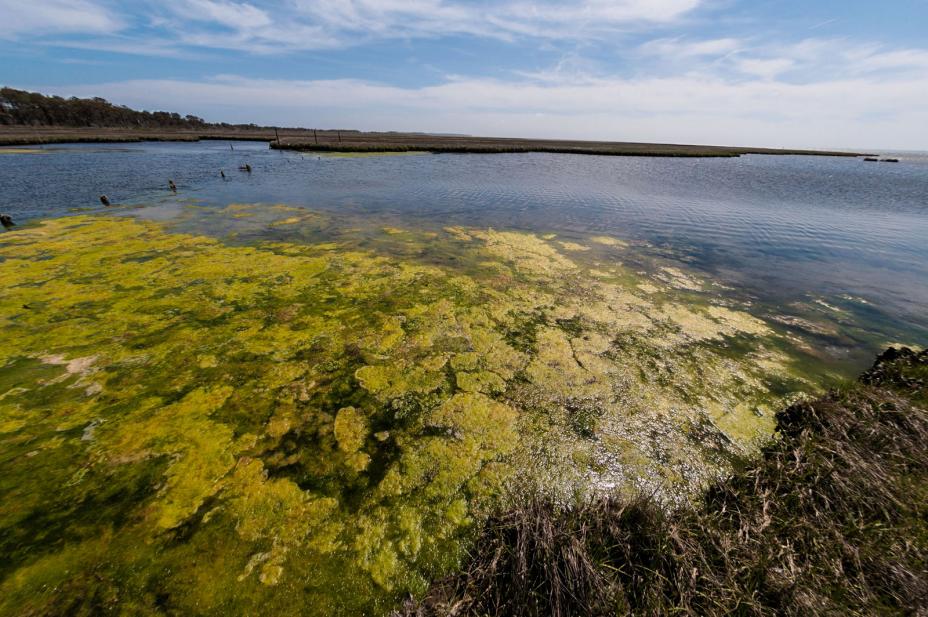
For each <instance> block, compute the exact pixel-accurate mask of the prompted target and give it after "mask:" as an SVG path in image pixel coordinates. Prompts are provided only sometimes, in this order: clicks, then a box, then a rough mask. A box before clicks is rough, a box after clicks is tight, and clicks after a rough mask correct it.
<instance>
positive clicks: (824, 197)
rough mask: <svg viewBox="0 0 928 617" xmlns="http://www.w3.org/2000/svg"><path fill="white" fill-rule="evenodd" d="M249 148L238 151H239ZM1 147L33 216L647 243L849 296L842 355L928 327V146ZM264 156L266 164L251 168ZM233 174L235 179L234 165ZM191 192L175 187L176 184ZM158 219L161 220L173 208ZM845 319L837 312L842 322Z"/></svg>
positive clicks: (773, 280) (685, 258) (742, 278)
mask: <svg viewBox="0 0 928 617" xmlns="http://www.w3.org/2000/svg"><path fill="white" fill-rule="evenodd" d="M232 148H234V150H232ZM44 150H46V151H48V152H49V154H45V155H36V154H30V155H27V154H23V155H4V156H0V195H3V197H4V204H5V205H4V207H3V209H4V210H5V211H9V213H10V214H12V215H13V216H14V218H15V219H16V220H19V221H28V220H30V219H36V218H41V217H47V216H57V215H61V214H65V213H68V212H69V211H71V210H73V209H75V208H92V209H99V201H98V197H99V195H100V194H107V195H108V196H109V197H110V199H111V200H112V201H113V202H115V203H124V204H125V203H129V204H152V203H162V204H163V203H170V202H175V201H183V200H190V199H193V200H198V202H199V203H202V204H205V205H215V206H225V205H228V204H230V203H252V202H264V203H286V204H291V205H301V206H307V207H311V208H316V209H322V210H327V211H332V212H350V213H353V214H369V215H372V216H378V217H382V218H384V219H385V220H386V219H390V218H392V219H394V220H396V221H402V222H405V223H407V224H411V225H413V226H416V227H420V228H436V227H441V226H442V225H446V224H449V223H452V224H461V225H467V226H475V227H488V226H492V227H497V228H506V229H516V230H525V231H536V232H543V233H548V232H557V233H560V234H562V235H566V236H570V235H572V234H579V235H582V234H588V233H597V232H602V233H608V234H612V235H615V236H617V237H621V238H624V239H626V240H633V241H637V242H638V244H639V246H638V248H639V249H640V251H639V252H642V253H644V252H646V253H650V254H655V255H666V256H668V257H670V258H672V259H676V260H680V261H682V262H685V263H687V264H689V266H691V267H694V268H697V269H699V270H701V271H702V272H704V273H706V274H708V275H711V276H712V277H713V278H714V279H716V280H718V281H720V282H721V283H723V284H728V285H731V286H733V287H734V288H736V290H737V291H738V293H740V294H743V295H744V296H745V297H749V298H755V299H756V300H758V301H759V302H762V303H764V304H766V305H769V306H772V307H774V308H773V309H772V310H777V309H780V310H782V311H783V312H785V313H791V314H792V313H797V312H798V313H803V314H802V315H801V316H802V317H804V318H805V317H809V316H810V315H811V316H812V317H816V315H815V313H816V310H812V311H810V310H809V306H817V305H815V302H816V301H817V300H823V301H825V302H826V303H827V304H828V305H831V306H835V307H837V308H841V309H842V310H844V311H846V312H847V313H849V315H848V314H844V315H842V316H841V319H840V320H841V321H842V324H841V326H842V327H841V329H842V331H843V332H845V333H846V334H847V335H848V336H849V337H850V339H848V340H845V341H840V342H836V343H835V344H834V345H833V346H832V347H833V349H832V350H831V355H832V356H833V359H834V360H835V361H836V362H838V363H842V362H847V365H846V367H845V368H844V370H846V371H848V372H853V371H855V370H857V369H858V368H860V367H861V366H862V364H863V363H865V362H866V360H867V358H868V357H869V356H870V355H871V354H872V352H873V351H874V350H875V349H876V348H877V347H878V346H879V345H881V344H884V343H887V342H890V341H897V340H898V341H904V342H913V343H918V342H922V343H924V342H925V340H926V336H928V334H926V332H928V317H926V315H928V312H926V311H925V310H924V308H925V307H926V306H928V243H926V242H925V238H928V157H926V156H925V155H923V154H918V153H901V154H897V155H896V156H900V157H901V158H902V162H901V163H899V164H890V163H878V164H873V163H865V162H863V161H861V160H859V159H845V158H830V157H801V156H787V157H773V156H745V157H741V158H738V159H681V160H675V159H660V158H630V157H629V158H627V157H599V156H574V155H561V154H505V155H453V154H449V155H411V156H377V157H359V158H352V157H348V158H342V157H331V156H318V155H312V154H308V153H307V154H305V155H301V154H299V153H293V152H279V151H272V150H269V149H268V148H267V145H266V144H264V143H247V142H243V143H235V144H232V145H231V147H230V144H229V143H228V142H201V143H196V144H177V143H163V144H162V143H144V144H119V145H64V146H45V147H44ZM244 162H248V163H249V164H250V165H251V166H252V168H253V170H254V171H253V173H251V174H245V173H242V172H239V171H237V167H238V166H239V165H240V164H242V163H244ZM220 169H224V170H225V172H226V175H227V179H226V180H225V181H223V180H222V179H221V178H220V177H219V170H220ZM169 178H170V179H173V180H174V181H175V182H176V183H177V185H178V186H179V187H180V191H179V193H178V195H177V196H176V197H175V196H174V195H172V194H170V193H169V192H168V191H167V180H168V179H169ZM169 214H170V210H168V211H167V212H165V213H162V214H158V213H151V215H152V216H167V215H169ZM832 317H834V316H832Z"/></svg>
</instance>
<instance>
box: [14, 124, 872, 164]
mask: <svg viewBox="0 0 928 617" xmlns="http://www.w3.org/2000/svg"><path fill="white" fill-rule="evenodd" d="M278 135H279V136H280V143H279V144H278V143H277V136H278ZM204 139H229V140H255V141H266V142H268V143H270V145H271V147H273V148H280V149H283V150H300V151H318V152H453V153H486V154H494V153H507V152H508V153H517V152H561V153H568V154H600V155H613V156H670V157H734V156H740V155H742V154H812V155H828V156H857V155H856V154H855V153H848V152H825V151H814V150H775V149H769V148H733V147H724V146H698V145H679V144H646V143H626V142H607V141H560V140H542V139H508V138H497V137H468V136H438V135H427V134H423V133H364V132H359V131H337V130H326V131H320V130H313V129H278V130H277V132H276V133H275V130H274V129H273V128H244V127H238V128H236V127H228V128H200V129H174V128H160V129H131V128H99V127H97V128H71V127H39V126H0V145H30V144H54V143H80V142H116V143H118V142H138V141H199V140H204Z"/></svg>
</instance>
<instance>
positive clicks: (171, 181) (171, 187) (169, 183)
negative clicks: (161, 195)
mask: <svg viewBox="0 0 928 617" xmlns="http://www.w3.org/2000/svg"><path fill="white" fill-rule="evenodd" d="M168 187H169V188H170V189H171V190H172V191H173V192H175V193H176V192H177V185H176V184H174V181H173V180H168Z"/></svg>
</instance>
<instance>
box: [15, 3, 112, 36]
mask: <svg viewBox="0 0 928 617" xmlns="http://www.w3.org/2000/svg"><path fill="white" fill-rule="evenodd" d="M124 26H125V23H124V21H123V20H122V19H121V18H120V17H119V16H118V14H117V13H116V12H115V11H113V10H111V9H110V8H108V7H107V6H105V5H103V4H100V3H98V2H94V1H92V0H41V1H40V2H30V1H29V0H0V38H3V39H12V38H16V37H18V36H20V35H24V34H25V35H30V36H36V35H42V34H49V33H78V34H92V35H97V34H107V33H110V32H114V31H117V30H120V29H121V28H123V27H124Z"/></svg>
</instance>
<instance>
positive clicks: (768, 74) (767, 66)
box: [736, 58, 796, 79]
mask: <svg viewBox="0 0 928 617" xmlns="http://www.w3.org/2000/svg"><path fill="white" fill-rule="evenodd" d="M795 64H796V63H795V62H794V61H793V60H791V59H789V58H745V59H743V60H738V61H737V63H736V66H737V68H738V70H739V71H741V72H742V73H747V74H748V75H755V76H757V77H763V78H764V79H773V78H774V77H776V76H778V75H780V74H781V73H785V72H786V71H788V70H790V69H791V68H793V67H794V66H795Z"/></svg>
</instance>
